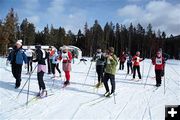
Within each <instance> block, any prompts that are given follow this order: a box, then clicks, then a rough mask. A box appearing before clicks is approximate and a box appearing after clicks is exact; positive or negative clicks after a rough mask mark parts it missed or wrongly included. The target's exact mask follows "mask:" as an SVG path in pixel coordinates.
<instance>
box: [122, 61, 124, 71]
mask: <svg viewBox="0 0 180 120" xmlns="http://www.w3.org/2000/svg"><path fill="white" fill-rule="evenodd" d="M122 70H124V62H123V63H122Z"/></svg>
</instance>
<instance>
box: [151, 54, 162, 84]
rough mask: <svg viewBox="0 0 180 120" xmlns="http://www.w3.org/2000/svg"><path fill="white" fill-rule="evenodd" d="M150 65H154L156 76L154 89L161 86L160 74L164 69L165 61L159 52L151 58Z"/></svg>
mask: <svg viewBox="0 0 180 120" xmlns="http://www.w3.org/2000/svg"><path fill="white" fill-rule="evenodd" d="M152 64H153V65H155V74H156V87H159V86H161V74H162V72H163V69H164V64H165V59H164V57H162V54H161V52H160V51H158V52H157V53H156V56H155V57H154V58H152Z"/></svg>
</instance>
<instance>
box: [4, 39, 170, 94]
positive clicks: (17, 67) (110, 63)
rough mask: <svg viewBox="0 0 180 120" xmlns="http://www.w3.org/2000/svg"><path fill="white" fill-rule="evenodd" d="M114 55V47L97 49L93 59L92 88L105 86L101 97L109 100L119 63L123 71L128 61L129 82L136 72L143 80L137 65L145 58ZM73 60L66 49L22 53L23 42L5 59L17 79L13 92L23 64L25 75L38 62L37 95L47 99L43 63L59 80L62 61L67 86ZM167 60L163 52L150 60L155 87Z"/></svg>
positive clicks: (17, 86) (29, 72)
mask: <svg viewBox="0 0 180 120" xmlns="http://www.w3.org/2000/svg"><path fill="white" fill-rule="evenodd" d="M114 52H115V51H114V48H113V47H109V48H108V49H107V50H106V51H105V52H104V53H103V52H102V50H101V48H98V49H97V51H96V53H95V55H94V56H93V59H92V61H95V62H96V72H97V75H98V83H97V84H96V85H95V87H96V88H99V87H102V86H103V85H104V87H105V90H106V92H105V94H104V96H106V97H109V96H110V95H111V94H114V93H115V74H116V67H117V65H118V61H119V70H124V63H125V61H127V74H130V73H131V74H133V76H132V79H135V76H136V71H137V73H138V77H139V79H141V78H142V76H141V72H140V62H141V61H143V60H144V58H141V57H140V52H139V51H137V52H136V54H135V55H134V56H133V57H132V55H131V53H130V52H127V53H125V52H122V54H121V55H120V56H119V60H118V58H117V56H116V55H115V54H114ZM72 59H73V58H72V53H71V52H70V51H69V49H68V47H67V46H63V47H60V48H59V50H57V49H56V48H55V47H53V46H52V47H50V48H49V50H48V51H45V50H43V49H42V48H41V45H36V46H35V51H33V50H31V48H30V47H28V49H27V50H26V51H24V50H23V49H22V40H18V41H17V42H16V43H15V46H14V47H13V50H12V51H11V52H10V54H9V56H8V58H7V60H8V61H10V63H11V67H12V74H13V76H14V78H15V79H16V83H15V88H16V89H17V88H19V87H20V85H21V72H22V65H23V61H24V63H25V68H27V67H28V70H27V74H29V75H31V74H32V73H33V68H32V62H37V66H36V67H37V80H38V85H39V93H38V96H41V97H43V96H47V90H46V86H45V83H44V80H43V77H44V73H46V61H47V63H48V74H51V73H52V74H53V77H52V78H54V77H56V74H55V69H56V70H57V71H58V73H59V77H61V71H60V69H59V63H60V61H62V69H63V71H64V73H65V78H66V81H65V82H64V86H67V85H69V84H70V71H71V61H72ZM166 60H167V59H165V58H164V57H163V56H162V51H158V52H157V54H156V55H155V57H153V58H152V64H153V65H155V76H156V86H157V87H159V86H160V85H161V77H162V76H163V70H164V68H165V61H166ZM8 61H7V63H8ZM34 69H35V68H34ZM108 80H110V83H111V91H110V90H109V86H108Z"/></svg>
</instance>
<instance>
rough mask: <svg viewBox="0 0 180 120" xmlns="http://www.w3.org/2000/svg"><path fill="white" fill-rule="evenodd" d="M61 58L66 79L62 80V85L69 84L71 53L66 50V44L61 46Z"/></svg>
mask: <svg viewBox="0 0 180 120" xmlns="http://www.w3.org/2000/svg"><path fill="white" fill-rule="evenodd" d="M61 59H62V63H63V71H64V72H65V77H66V81H65V82H64V85H65V86H66V85H69V84H70V82H69V81H70V71H71V61H72V54H71V52H70V51H69V50H68V47H67V46H63V52H62V54H61V56H60V60H61Z"/></svg>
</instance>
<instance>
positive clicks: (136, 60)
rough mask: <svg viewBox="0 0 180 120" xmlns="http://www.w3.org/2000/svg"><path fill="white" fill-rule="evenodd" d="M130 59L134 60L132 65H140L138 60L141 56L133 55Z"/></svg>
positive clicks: (140, 59)
mask: <svg viewBox="0 0 180 120" xmlns="http://www.w3.org/2000/svg"><path fill="white" fill-rule="evenodd" d="M132 61H133V62H134V64H133V66H139V65H140V62H141V61H143V59H142V58H140V57H139V56H136V55H135V56H134V57H133V59H132Z"/></svg>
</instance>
